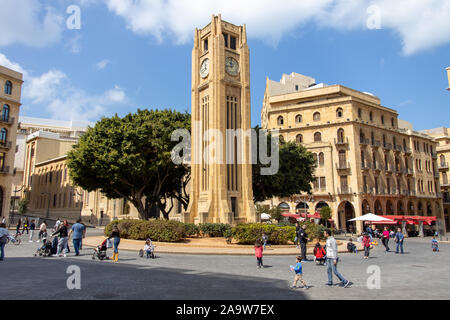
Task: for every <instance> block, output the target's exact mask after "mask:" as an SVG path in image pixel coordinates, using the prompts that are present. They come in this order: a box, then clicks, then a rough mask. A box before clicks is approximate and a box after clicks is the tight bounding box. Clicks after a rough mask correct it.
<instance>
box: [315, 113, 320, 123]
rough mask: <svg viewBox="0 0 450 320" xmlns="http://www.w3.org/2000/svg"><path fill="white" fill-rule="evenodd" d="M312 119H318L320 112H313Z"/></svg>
mask: <svg viewBox="0 0 450 320" xmlns="http://www.w3.org/2000/svg"><path fill="white" fill-rule="evenodd" d="M313 120H314V121H319V120H320V112H314V114H313Z"/></svg>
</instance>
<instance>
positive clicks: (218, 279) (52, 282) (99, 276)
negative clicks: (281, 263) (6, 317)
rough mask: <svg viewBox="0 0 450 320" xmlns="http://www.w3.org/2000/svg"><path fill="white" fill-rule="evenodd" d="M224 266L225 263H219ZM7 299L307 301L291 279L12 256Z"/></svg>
mask: <svg viewBox="0 0 450 320" xmlns="http://www.w3.org/2000/svg"><path fill="white" fill-rule="evenodd" d="M71 265H75V266H78V267H79V268H80V270H81V289H80V290H69V289H68V288H67V282H68V278H69V277H71V276H73V275H72V274H71V273H67V268H68V267H69V266H71ZM218 268H220V266H218ZM0 274H1V275H2V277H1V278H2V280H1V286H2V291H3V292H8V295H6V296H5V295H3V296H2V299H5V298H7V299H33V300H34V299H39V300H45V299H57V300H59V299H68V300H72V299H88V300H89V299H120V300H121V299H124V300H125V299H135V300H160V299H164V300H173V299H182V300H233V299H234V300H236V299H242V300H245V299H251V300H276V299H283V300H306V299H307V297H306V296H305V294H304V293H303V292H298V291H295V292H293V291H292V290H290V289H289V285H290V283H289V281H290V279H289V281H280V280H273V279H267V278H258V277H244V276H231V275H227V274H221V273H210V272H204V273H202V272H201V271H193V270H182V269H172V268H170V269H169V268H161V267H151V268H145V269H143V268H139V267H136V266H130V265H126V264H120V262H119V263H111V262H107V261H105V262H101V263H99V262H98V261H96V262H94V261H89V260H88V261H85V260H76V259H71V258H65V259H63V258H61V259H48V258H40V257H34V258H7V259H5V261H3V262H0Z"/></svg>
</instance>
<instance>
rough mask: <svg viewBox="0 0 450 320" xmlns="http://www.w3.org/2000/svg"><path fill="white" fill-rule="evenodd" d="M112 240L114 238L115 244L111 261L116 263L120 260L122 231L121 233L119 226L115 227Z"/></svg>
mask: <svg viewBox="0 0 450 320" xmlns="http://www.w3.org/2000/svg"><path fill="white" fill-rule="evenodd" d="M111 238H114V242H113V244H114V254H113V256H112V257H111V258H110V259H111V260H113V261H114V262H117V261H118V260H119V243H120V231H119V228H118V227H117V225H114V226H113V229H112V232H111V236H110V237H109V238H108V240H109V239H111Z"/></svg>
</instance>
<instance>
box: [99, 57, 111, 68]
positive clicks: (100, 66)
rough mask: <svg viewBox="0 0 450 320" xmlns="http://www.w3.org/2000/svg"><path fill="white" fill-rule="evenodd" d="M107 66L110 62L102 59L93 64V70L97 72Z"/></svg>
mask: <svg viewBox="0 0 450 320" xmlns="http://www.w3.org/2000/svg"><path fill="white" fill-rule="evenodd" d="M108 64H110V61H109V60H108V59H103V60H102V61H99V62H97V63H96V64H95V68H97V70H103V69H105V68H106V66H107V65H108Z"/></svg>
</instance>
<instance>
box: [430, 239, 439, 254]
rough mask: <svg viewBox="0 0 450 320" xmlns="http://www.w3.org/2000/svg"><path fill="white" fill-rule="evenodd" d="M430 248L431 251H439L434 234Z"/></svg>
mask: <svg viewBox="0 0 450 320" xmlns="http://www.w3.org/2000/svg"><path fill="white" fill-rule="evenodd" d="M431 249H433V252H439V243H438V240H437V239H436V236H433V239H431Z"/></svg>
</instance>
